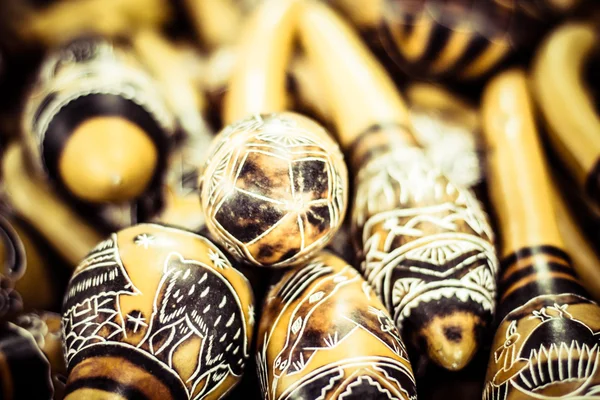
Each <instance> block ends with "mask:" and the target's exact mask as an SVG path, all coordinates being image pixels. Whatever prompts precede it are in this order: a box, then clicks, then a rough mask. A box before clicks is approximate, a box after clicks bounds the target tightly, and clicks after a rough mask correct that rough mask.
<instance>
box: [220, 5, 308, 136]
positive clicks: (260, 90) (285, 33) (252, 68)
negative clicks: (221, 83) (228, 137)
mask: <svg viewBox="0 0 600 400" xmlns="http://www.w3.org/2000/svg"><path fill="white" fill-rule="evenodd" d="M298 4H299V1H298V0H267V1H265V2H264V3H263V4H261V5H260V7H258V8H257V9H256V11H255V12H254V14H252V15H251V16H250V18H249V20H248V23H247V24H246V25H245V26H244V28H243V32H242V35H241V38H242V40H241V42H240V48H239V55H238V60H237V66H236V68H235V70H234V72H233V75H232V76H231V79H230V82H229V88H228V92H227V94H226V97H225V106H224V110H223V120H224V123H225V124H230V123H232V122H234V121H236V120H238V119H240V118H243V117H246V116H248V115H251V114H261V113H270V112H277V111H283V110H285V108H286V90H285V83H286V68H287V64H288V62H289V60H290V55H291V50H292V44H293V34H294V30H295V29H294V28H295V25H296V24H295V19H296V17H297V15H298V13H297V9H298V8H297V7H298Z"/></svg>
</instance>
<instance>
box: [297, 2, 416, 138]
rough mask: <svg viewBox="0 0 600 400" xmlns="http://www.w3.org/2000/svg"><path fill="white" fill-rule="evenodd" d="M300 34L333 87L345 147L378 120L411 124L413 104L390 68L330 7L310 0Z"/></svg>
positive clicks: (330, 92)
mask: <svg viewBox="0 0 600 400" xmlns="http://www.w3.org/2000/svg"><path fill="white" fill-rule="evenodd" d="M299 26H300V28H299V29H300V35H301V39H302V43H303V46H304V48H305V49H306V53H307V54H308V57H309V59H310V61H311V63H313V64H314V65H316V66H317V68H318V70H319V71H320V74H321V82H323V85H324V87H325V90H326V91H327V93H326V94H327V96H328V101H329V103H330V107H331V112H332V115H333V119H334V121H335V124H336V126H337V130H338V135H339V141H340V143H341V144H342V147H344V148H346V149H348V148H350V147H351V146H352V145H353V144H354V142H355V141H356V139H357V138H358V136H360V135H361V134H363V133H364V132H365V131H366V130H367V129H368V128H370V127H372V126H373V125H376V124H381V123H384V124H388V123H389V124H394V123H395V124H405V123H406V121H407V118H408V117H407V107H406V105H405V103H404V101H403V99H402V97H401V96H400V95H399V93H398V91H397V90H396V87H395V85H394V83H393V81H392V80H391V78H390V77H389V76H388V74H387V72H386V71H385V69H384V68H383V67H382V66H381V65H380V64H379V63H378V62H377V60H375V58H374V56H373V55H372V54H371V53H370V52H369V50H368V49H367V47H366V46H365V45H364V44H363V43H362V42H361V40H360V38H359V37H358V35H357V34H356V32H354V31H353V30H352V28H351V27H350V26H349V25H348V24H347V23H346V22H344V20H342V19H341V18H340V17H339V16H337V15H336V14H335V13H334V12H333V11H332V10H331V9H329V8H328V7H327V6H325V5H323V4H321V3H317V2H313V1H311V2H307V3H306V5H305V7H304V8H303V11H302V16H301V19H300V23H299Z"/></svg>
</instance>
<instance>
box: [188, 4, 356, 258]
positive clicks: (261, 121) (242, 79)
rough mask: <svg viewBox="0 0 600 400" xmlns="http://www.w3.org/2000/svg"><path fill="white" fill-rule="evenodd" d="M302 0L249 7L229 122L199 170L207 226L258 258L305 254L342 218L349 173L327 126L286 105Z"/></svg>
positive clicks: (234, 250) (230, 246)
mask: <svg viewBox="0 0 600 400" xmlns="http://www.w3.org/2000/svg"><path fill="white" fill-rule="evenodd" d="M299 4H300V2H298V1H296V0H289V1H278V0H270V1H266V2H264V3H262V4H261V5H260V7H258V8H257V10H256V11H255V13H254V14H253V15H252V16H251V17H250V19H249V21H248V24H247V26H246V27H245V29H246V31H245V34H244V35H242V37H243V38H244V40H243V42H242V47H240V54H239V55H238V59H237V62H238V64H237V67H236V70H235V71H234V73H233V76H232V77H231V79H230V86H229V89H228V92H227V97H226V99H225V108H224V111H223V113H224V120H225V122H226V123H228V124H229V125H228V126H227V127H225V128H224V129H223V130H222V132H221V133H220V134H219V135H218V136H217V137H216V138H215V140H214V142H213V144H212V146H211V148H210V149H209V151H208V153H209V158H208V160H207V162H206V163H205V165H204V167H203V171H202V174H201V178H200V184H201V194H200V198H201V202H202V207H203V209H204V213H205V220H206V226H207V227H208V229H209V230H210V232H211V234H212V235H213V236H214V237H215V238H216V240H217V241H219V242H220V243H221V244H222V245H223V246H224V247H225V248H226V249H227V250H228V251H229V252H230V253H231V254H232V255H233V256H234V257H236V258H237V259H239V260H242V261H245V262H248V263H250V264H253V265H257V266H271V267H286V266H291V265H297V264H300V263H303V262H305V261H306V260H308V259H309V258H310V257H312V256H313V255H314V254H315V253H316V252H317V251H318V250H320V249H322V248H323V247H324V246H326V245H327V243H328V242H329V241H330V240H331V238H332V237H333V235H334V234H335V232H336V231H337V230H338V229H339V227H340V225H341V224H342V221H343V219H344V215H345V211H346V207H347V204H346V203H347V201H346V199H347V190H348V189H347V187H348V183H347V180H348V177H347V170H346V166H345V164H344V160H343V156H342V153H341V151H340V150H339V148H338V146H337V144H336V143H335V142H334V140H333V139H332V138H330V137H329V135H328V133H327V132H326V131H325V129H324V128H323V127H321V126H320V125H319V124H317V123H316V122H314V121H312V120H311V119H309V118H306V117H303V116H301V115H299V114H295V113H291V112H284V111H283V110H284V109H285V106H286V105H285V74H286V66H287V62H288V60H289V53H290V51H291V47H292V33H293V30H294V27H295V22H296V17H297V15H298V12H297V10H298V5H299Z"/></svg>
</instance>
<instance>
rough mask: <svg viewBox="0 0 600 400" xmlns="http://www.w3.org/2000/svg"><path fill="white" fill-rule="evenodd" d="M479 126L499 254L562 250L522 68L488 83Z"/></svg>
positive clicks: (546, 173) (548, 181)
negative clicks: (529, 249)
mask: <svg viewBox="0 0 600 400" xmlns="http://www.w3.org/2000/svg"><path fill="white" fill-rule="evenodd" d="M483 124H484V132H485V137H486V140H487V142H488V146H489V147H488V148H489V155H488V163H489V187H490V191H491V195H492V203H493V205H494V208H495V209H496V213H497V214H498V216H499V219H500V224H499V225H500V232H501V239H502V240H501V242H502V246H501V253H502V254H503V255H504V256H506V255H509V254H512V253H514V252H515V251H517V250H519V249H522V248H526V247H534V246H542V245H550V246H555V247H558V248H563V247H564V246H563V241H562V239H561V236H560V233H559V230H558V226H557V223H556V217H555V214H554V207H553V205H552V196H551V190H550V178H549V175H548V172H547V170H546V166H545V160H544V155H543V153H542V148H541V144H540V141H539V138H538V135H537V129H536V126H535V121H534V115H533V109H532V102H531V98H530V95H529V92H528V89H527V78H526V76H525V73H524V72H523V71H520V70H511V71H509V72H505V73H503V74H501V75H499V76H498V77H496V78H494V80H492V81H491V83H490V84H489V85H488V87H487V88H486V90H485V93H484V97H483Z"/></svg>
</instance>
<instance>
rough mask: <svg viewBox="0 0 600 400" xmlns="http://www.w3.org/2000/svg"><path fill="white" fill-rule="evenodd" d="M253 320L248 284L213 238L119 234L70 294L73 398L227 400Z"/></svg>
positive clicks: (67, 340) (165, 232)
mask: <svg viewBox="0 0 600 400" xmlns="http://www.w3.org/2000/svg"><path fill="white" fill-rule="evenodd" d="M253 324H254V305H253V296H252V291H251V288H250V285H249V283H248V281H247V280H246V278H245V277H244V276H243V275H242V274H241V273H239V272H238V271H237V270H236V269H234V268H233V267H232V266H231V264H230V262H229V261H228V259H227V258H226V257H225V255H224V254H223V253H222V252H221V251H220V250H219V249H218V248H217V247H216V246H215V245H214V244H212V243H211V242H210V241H208V240H207V239H205V238H203V237H201V236H198V235H195V234H192V233H188V232H186V231H182V230H178V229H174V228H167V227H163V226H159V225H152V224H140V225H136V226H133V227H130V228H127V229H124V230H122V231H119V232H118V233H114V234H112V235H111V237H110V238H108V239H107V240H105V241H103V242H101V243H100V244H98V246H96V248H94V249H93V250H92V251H91V252H90V254H89V256H88V257H87V258H86V259H84V260H83V261H82V262H81V263H80V265H79V266H78V267H77V269H76V270H75V272H74V275H73V277H72V278H71V281H70V283H69V287H68V289H67V294H66V296H65V300H64V305H63V335H64V352H65V358H66V360H67V367H68V369H69V378H68V381H67V387H66V395H67V396H66V399H70V400H72V399H88V398H90V397H94V398H97V396H104V397H102V398H105V397H106V396H109V397H110V396H114V397H115V398H121V396H123V395H124V394H129V395H131V396H132V397H135V395H139V396H142V397H144V398H148V399H157V400H158V399H161V400H164V399H216V398H220V397H221V396H222V395H224V394H225V393H227V392H228V391H229V390H231V388H232V387H233V386H235V384H236V383H237V382H238V381H239V379H240V377H241V375H242V372H243V370H244V365H245V363H246V359H247V357H248V353H249V346H250V341H251V337H252V330H253V328H252V326H253ZM117 365H118V366H119V368H115V366H117ZM126 397H127V396H126ZM111 398H112V397H111Z"/></svg>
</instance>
